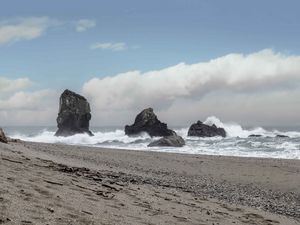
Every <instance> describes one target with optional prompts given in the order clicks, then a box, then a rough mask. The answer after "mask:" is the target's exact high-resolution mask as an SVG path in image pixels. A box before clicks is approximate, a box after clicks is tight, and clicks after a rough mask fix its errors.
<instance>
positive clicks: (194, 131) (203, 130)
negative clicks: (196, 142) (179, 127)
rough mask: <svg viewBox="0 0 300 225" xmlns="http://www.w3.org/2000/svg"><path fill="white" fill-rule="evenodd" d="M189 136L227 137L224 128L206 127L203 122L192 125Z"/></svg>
mask: <svg viewBox="0 0 300 225" xmlns="http://www.w3.org/2000/svg"><path fill="white" fill-rule="evenodd" d="M188 136H196V137H215V136H221V137H226V132H225V130H224V129H223V128H219V127H217V126H216V125H215V124H213V125H212V126H209V125H206V124H204V123H202V122H201V121H198V122H197V123H194V124H192V125H191V127H190V129H189V131H188Z"/></svg>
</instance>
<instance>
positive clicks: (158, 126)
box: [125, 108, 175, 137]
mask: <svg viewBox="0 0 300 225" xmlns="http://www.w3.org/2000/svg"><path fill="white" fill-rule="evenodd" d="M141 132H147V133H148V134H149V135H150V136H151V137H153V136H158V137H163V136H170V135H173V134H174V133H175V132H174V131H172V130H170V129H168V126H167V124H165V123H162V122H160V121H159V120H158V119H157V116H156V115H155V114H154V112H153V109H152V108H148V109H144V110H143V111H142V112H140V113H139V114H138V115H137V116H136V118H135V121H134V124H133V125H131V126H129V125H126V126H125V134H127V135H136V134H139V133H141Z"/></svg>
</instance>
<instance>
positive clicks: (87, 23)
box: [76, 19, 96, 32]
mask: <svg viewBox="0 0 300 225" xmlns="http://www.w3.org/2000/svg"><path fill="white" fill-rule="evenodd" d="M95 26H96V21H95V20H90V19H81V20H79V21H78V22H77V23H76V31H77V32H84V31H86V30H88V29H91V28H93V27H95Z"/></svg>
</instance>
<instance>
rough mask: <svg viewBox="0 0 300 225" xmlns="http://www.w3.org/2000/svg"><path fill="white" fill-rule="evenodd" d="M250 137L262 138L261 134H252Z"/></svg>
mask: <svg viewBox="0 0 300 225" xmlns="http://www.w3.org/2000/svg"><path fill="white" fill-rule="evenodd" d="M248 137H262V135H261V134H250V135H249V136H248Z"/></svg>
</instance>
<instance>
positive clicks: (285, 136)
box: [276, 134, 289, 138]
mask: <svg viewBox="0 0 300 225" xmlns="http://www.w3.org/2000/svg"><path fill="white" fill-rule="evenodd" d="M276 137H277V138H288V137H289V136H287V135H283V134H277V135H276Z"/></svg>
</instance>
